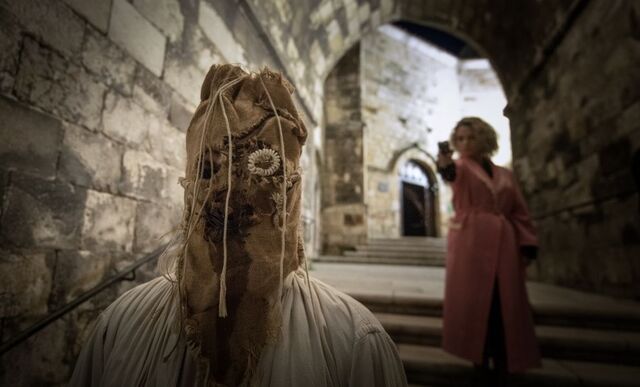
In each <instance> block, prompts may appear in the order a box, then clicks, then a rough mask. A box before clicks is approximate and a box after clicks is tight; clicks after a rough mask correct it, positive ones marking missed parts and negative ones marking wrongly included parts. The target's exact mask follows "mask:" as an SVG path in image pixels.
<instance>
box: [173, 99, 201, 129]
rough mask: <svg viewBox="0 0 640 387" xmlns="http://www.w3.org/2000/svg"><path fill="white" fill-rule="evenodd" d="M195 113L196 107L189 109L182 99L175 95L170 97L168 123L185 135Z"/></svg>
mask: <svg viewBox="0 0 640 387" xmlns="http://www.w3.org/2000/svg"><path fill="white" fill-rule="evenodd" d="M195 111H196V107H190V106H189V104H188V102H186V101H185V100H184V99H183V98H182V97H180V96H179V95H177V94H175V93H174V94H173V95H172V97H171V107H170V109H169V121H170V122H171V123H172V124H173V126H175V127H176V128H178V129H179V130H181V131H183V132H185V133H186V132H187V129H188V128H189V124H190V123H191V117H193V113H194V112H195Z"/></svg>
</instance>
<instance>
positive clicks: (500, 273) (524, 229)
mask: <svg viewBox="0 0 640 387" xmlns="http://www.w3.org/2000/svg"><path fill="white" fill-rule="evenodd" d="M492 168H493V178H491V177H490V176H489V175H488V174H487V173H486V172H485V171H484V170H483V169H482V167H481V166H480V165H479V164H478V163H476V162H475V161H473V160H471V159H467V158H462V159H459V160H456V178H455V180H454V182H452V183H451V184H452V188H453V207H454V209H455V216H454V217H453V219H452V220H451V223H450V228H449V237H448V251H447V261H446V282H445V297H444V319H443V343H442V345H443V348H444V350H446V351H447V352H450V353H452V354H454V355H457V356H459V357H462V358H465V359H468V360H470V361H473V362H474V363H481V362H482V354H483V350H484V343H485V338H486V332H487V322H488V318H489V310H490V307H491V295H492V291H493V284H494V282H495V280H496V278H497V281H498V284H499V285H498V288H499V289H500V300H501V304H502V305H501V310H502V319H503V322H504V337H505V343H506V352H507V367H508V371H509V372H519V371H524V370H525V369H527V368H531V367H535V366H539V365H540V353H539V349H538V344H537V340H536V337H535V332H534V328H533V318H532V315H531V307H530V305H529V301H528V297H527V290H526V288H525V266H524V264H523V262H522V259H521V257H520V253H519V246H522V245H537V244H538V242H537V238H536V233H535V229H534V226H533V224H532V223H531V219H530V217H529V212H528V210H527V206H526V204H525V201H524V198H523V197H522V194H521V193H520V190H519V189H518V186H517V183H516V181H515V179H514V177H513V174H512V173H511V171H509V170H508V169H505V168H501V167H498V166H495V165H492Z"/></svg>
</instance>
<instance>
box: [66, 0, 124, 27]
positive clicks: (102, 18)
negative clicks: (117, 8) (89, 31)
mask: <svg viewBox="0 0 640 387" xmlns="http://www.w3.org/2000/svg"><path fill="white" fill-rule="evenodd" d="M64 1H65V2H66V3H67V4H69V6H70V7H71V8H73V9H74V10H75V11H76V12H78V13H79V14H80V15H82V16H84V17H85V18H87V20H89V22H90V23H91V24H93V25H94V26H96V27H97V28H98V29H99V30H100V31H102V32H107V27H108V26H109V14H110V13H111V1H112V0H64Z"/></svg>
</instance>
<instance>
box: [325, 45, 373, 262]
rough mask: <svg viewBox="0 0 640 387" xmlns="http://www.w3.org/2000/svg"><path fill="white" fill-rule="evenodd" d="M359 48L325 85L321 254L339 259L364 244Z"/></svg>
mask: <svg viewBox="0 0 640 387" xmlns="http://www.w3.org/2000/svg"><path fill="white" fill-rule="evenodd" d="M360 68H361V63H360V46H358V45H356V46H354V47H353V48H352V49H351V50H349V51H348V52H347V53H346V54H345V56H344V57H343V58H342V59H341V60H340V61H339V62H338V64H337V65H336V68H335V69H334V71H332V72H331V74H329V76H328V77H327V80H326V82H325V88H324V90H325V95H326V98H325V116H324V121H325V122H324V132H325V135H324V143H323V145H324V147H323V150H324V163H325V166H324V168H323V170H322V182H323V184H322V231H321V232H322V250H323V252H324V253H326V254H338V253H340V252H341V251H342V250H344V249H348V248H350V247H353V246H354V245H356V244H359V243H363V242H364V241H365V239H366V236H367V234H366V223H365V220H366V213H365V206H364V176H363V173H364V155H363V145H364V144H363V141H364V137H363V122H362V114H361V99H360V95H361V73H360Z"/></svg>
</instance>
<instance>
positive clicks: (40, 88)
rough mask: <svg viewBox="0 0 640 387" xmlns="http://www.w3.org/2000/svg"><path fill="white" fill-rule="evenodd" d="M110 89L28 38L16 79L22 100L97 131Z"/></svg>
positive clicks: (81, 69) (17, 93)
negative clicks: (106, 95) (105, 98)
mask: <svg viewBox="0 0 640 387" xmlns="http://www.w3.org/2000/svg"><path fill="white" fill-rule="evenodd" d="M105 92H106V87H105V86H104V85H102V84H100V83H98V82H96V81H95V80H94V79H93V78H91V76H90V75H89V74H88V73H87V72H86V71H85V70H84V69H83V68H82V67H80V66H77V65H75V64H73V63H69V62H66V61H65V60H64V59H63V58H62V57H61V56H59V55H58V54H55V53H54V52H52V51H50V50H48V49H46V48H44V47H42V46H40V45H39V44H38V43H37V42H35V41H34V40H32V39H30V38H25V40H24V46H23V49H22V55H21V60H20V69H19V70H18V75H17V77H16V85H15V93H16V95H17V96H18V98H20V99H22V100H27V101H29V102H30V103H32V104H34V105H36V106H38V107H40V108H42V109H44V110H45V111H47V112H50V113H53V114H55V115H59V116H61V117H62V118H64V119H66V120H68V121H71V122H74V123H76V124H79V125H84V126H86V127H88V128H90V129H97V128H98V126H99V124H100V112H101V111H102V103H103V98H104V93H105Z"/></svg>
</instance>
